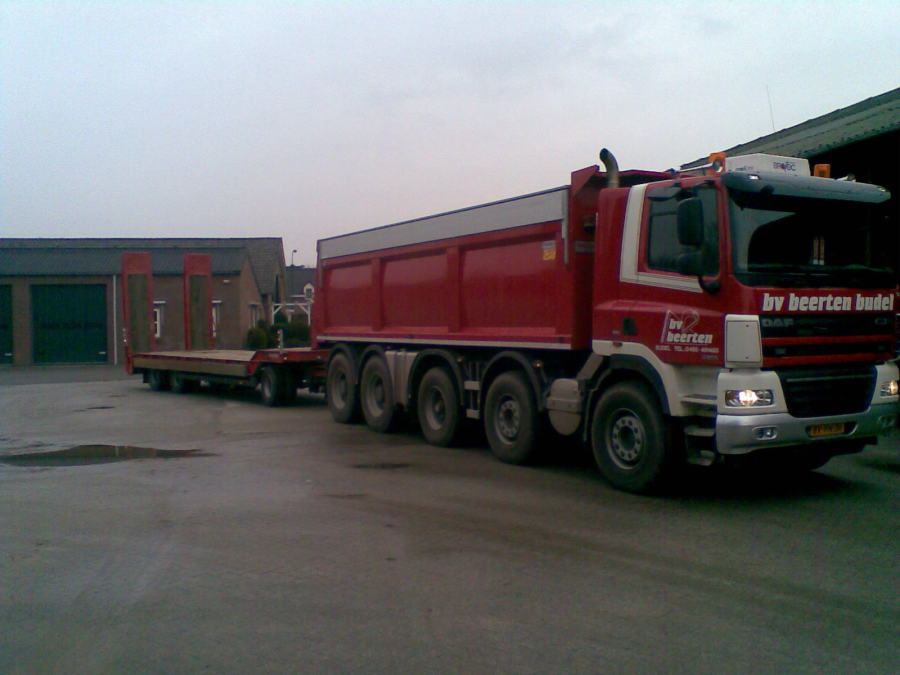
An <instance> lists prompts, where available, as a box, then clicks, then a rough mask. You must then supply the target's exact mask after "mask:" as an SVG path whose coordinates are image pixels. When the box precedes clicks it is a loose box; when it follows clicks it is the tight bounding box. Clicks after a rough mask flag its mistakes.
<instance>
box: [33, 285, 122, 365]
mask: <svg viewBox="0 0 900 675" xmlns="http://www.w3.org/2000/svg"><path fill="white" fill-rule="evenodd" d="M31 314H32V317H33V319H34V321H33V327H32V339H33V345H34V362H35V363H90V362H98V361H106V360H107V359H106V286H104V285H102V284H85V285H77V286H76V285H66V286H62V285H51V286H32V287H31Z"/></svg>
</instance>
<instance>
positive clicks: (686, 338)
mask: <svg viewBox="0 0 900 675" xmlns="http://www.w3.org/2000/svg"><path fill="white" fill-rule="evenodd" d="M601 160H602V161H603V163H604V165H605V170H603V171H601V170H600V168H599V167H598V166H591V167H587V168H585V169H581V170H578V171H575V172H573V173H572V176H571V181H570V184H569V185H566V186H563V187H559V188H554V189H550V190H546V191H543V192H538V193H534V194H529V195H524V196H521V197H516V198H513V199H507V200H503V201H498V202H492V203H490V204H485V205H481V206H476V207H471V208H466V209H460V210H458V211H452V212H449V213H443V214H438V215H435V216H430V217H427V218H420V219H416V220H411V221H404V222H401V223H396V224H393V225H388V226H385V227H380V228H375V229H371V230H365V231H362V232H355V233H351V234H347V235H343V236H339V237H332V238H328V239H324V240H321V241H320V242H319V243H318V265H317V270H316V301H315V304H314V307H313V320H312V337H313V346H312V349H310V350H309V351H308V352H299V353H298V354H297V355H292V354H290V353H289V352H288V350H281V351H279V352H277V354H276V353H268V352H267V351H263V352H256V353H254V354H253V355H252V356H250V357H249V359H248V361H247V363H246V365H240V364H234V363H232V364H230V365H229V367H231V366H235V367H236V370H235V371H233V372H235V373H238V377H241V378H243V379H244V380H246V381H248V382H252V381H254V378H255V379H256V380H260V381H261V380H263V378H265V377H268V376H266V375H265V373H266V372H271V373H273V375H271V378H272V380H273V382H275V384H272V385H271V386H272V387H274V388H275V390H276V394H274V397H275V398H274V399H272V397H271V396H270V397H268V398H269V399H272V400H274V401H276V402H277V401H278V400H279V399H278V395H277V391H282V392H283V391H284V388H285V387H287V388H290V387H292V386H293V385H294V383H295V382H297V381H304V382H308V383H310V384H311V385H312V386H318V385H319V384H320V383H321V378H322V377H324V387H325V391H326V398H327V402H328V406H329V409H330V411H331V414H332V416H333V418H334V419H335V420H336V421H338V422H345V423H346V422H353V421H356V420H357V419H359V418H360V417H361V418H362V419H363V420H364V421H365V423H366V424H367V425H368V426H369V427H370V428H371V429H373V430H374V431H378V432H386V431H388V430H390V429H391V428H392V427H393V425H394V423H395V421H396V420H397V417H398V413H400V412H401V411H406V412H408V413H411V414H412V415H414V416H415V417H417V419H418V423H419V425H420V427H421V430H422V433H423V435H424V437H425V439H426V440H427V441H428V442H429V443H432V444H435V445H439V446H446V445H452V444H453V443H454V441H455V440H456V438H457V436H458V433H459V431H460V429H461V428H462V426H463V424H464V422H465V421H466V420H474V421H476V422H477V423H479V424H481V425H482V426H483V429H484V432H485V435H486V437H487V440H488V442H489V444H490V447H491V450H492V452H493V453H494V455H495V456H496V457H497V458H499V459H500V460H502V461H505V462H510V463H522V462H527V461H529V460H530V459H531V458H533V457H534V456H535V454H536V453H538V452H539V451H549V450H550V449H551V448H552V447H553V443H552V441H550V440H548V438H547V434H548V433H550V432H555V433H558V434H562V435H566V436H576V437H578V438H580V439H582V440H583V441H584V442H585V443H587V444H588V445H589V446H590V447H591V448H592V451H593V454H594V458H595V460H596V464H597V466H598V468H599V470H600V472H601V473H602V475H603V476H604V477H605V478H606V480H607V481H609V482H610V483H611V484H612V485H614V486H616V487H618V488H620V489H623V490H628V491H632V492H650V491H653V490H656V489H657V488H659V487H660V486H662V485H664V484H665V483H666V482H668V481H670V480H672V479H674V478H675V477H676V476H677V475H678V472H677V471H676V469H677V467H678V466H679V465H682V464H684V463H686V462H689V463H693V464H702V465H709V464H713V463H718V462H724V461H729V460H734V459H736V458H745V457H749V456H758V455H760V454H764V455H766V456H767V457H769V458H770V460H771V461H772V462H773V463H774V465H775V466H779V467H781V468H783V469H793V470H796V469H813V468H817V467H819V466H821V465H823V464H824V463H825V462H827V461H828V460H829V459H830V458H831V457H833V456H834V455H837V454H844V453H854V452H859V451H861V450H862V449H863V447H864V446H865V445H866V444H868V443H874V442H876V441H877V438H878V437H879V436H881V435H884V434H887V433H891V432H892V430H893V429H894V427H895V425H896V422H897V415H898V411H900V398H898V369H897V366H896V365H895V363H894V361H893V359H894V357H895V353H896V342H897V330H896V322H895V312H896V307H895V302H896V294H897V287H896V279H895V275H894V262H895V261H894V259H893V257H894V252H895V251H896V250H897V238H896V229H897V228H896V223H892V222H891V221H890V216H889V213H890V212H889V211H887V209H885V208H884V204H885V202H887V200H888V199H889V197H890V195H889V193H888V192H887V191H886V190H884V189H883V188H880V187H877V186H874V185H867V184H861V183H855V182H852V181H847V180H836V179H832V178H830V177H828V175H827V173H828V168H827V167H824V166H817V167H816V171H815V173H816V175H810V171H809V167H808V164H807V162H806V161H805V160H802V159H797V158H788V157H780V156H772V155H749V156H743V157H730V158H725V157H724V156H722V155H717V156H713V157H711V160H710V164H709V165H708V166H707V167H703V168H702V169H700V170H699V171H697V172H685V173H680V174H678V173H673V172H650V171H619V169H618V166H617V163H616V161H615V158H613V156H612V155H611V153H609V152H608V151H606V150H604V151H603V152H602V153H601ZM301 354H302V356H301ZM155 358H156V357H154V356H153V355H151V354H135V356H134V363H135V368H136V369H140V370H143V371H144V372H145V373H148V378H149V379H150V383H151V385H152V384H153V379H152V378H153V377H156V376H155V375H153V372H154V371H156V370H159V371H164V372H166V373H168V377H170V378H174V379H172V380H171V381H172V382H175V381H177V378H178V377H180V376H181V375H179V374H182V375H184V376H186V377H199V376H204V375H206V374H207V373H206V372H204V370H203V369H204V368H205V367H206V366H204V365H202V364H207V365H208V366H211V365H212V363H213V361H212V360H210V359H209V358H204V359H201V360H193V361H190V363H191V368H193V367H195V366H196V367H197V368H198V369H199V370H193V371H192V370H188V369H187V366H186V365H185V364H186V363H188V362H186V361H182V360H179V358H181V357H176V356H173V355H170V356H169V357H166V358H167V359H168V360H167V361H165V362H163V361H155V360H154V359H155ZM279 359H281V361H279ZM219 367H220V366H219V365H217V366H216V368H219ZM221 367H222V368H224V367H225V365H224V364H223V365H222V366H221ZM192 373H193V374H192ZM287 373H290V375H288V374H287ZM209 374H212V373H211V372H210V373H209ZM279 374H283V377H281V380H279ZM228 376H229V377H230V376H231V375H228ZM279 381H281V382H286V383H287V384H278V382H279Z"/></svg>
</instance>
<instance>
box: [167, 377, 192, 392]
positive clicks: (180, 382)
mask: <svg viewBox="0 0 900 675" xmlns="http://www.w3.org/2000/svg"><path fill="white" fill-rule="evenodd" d="M169 382H170V385H171V387H172V391H174V392H175V393H176V394H188V393H190V392H192V391H193V390H194V381H193V380H189V379H188V378H186V377H185V376H184V373H175V372H173V373H171V374H170V375H169Z"/></svg>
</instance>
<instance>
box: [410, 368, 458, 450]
mask: <svg viewBox="0 0 900 675" xmlns="http://www.w3.org/2000/svg"><path fill="white" fill-rule="evenodd" d="M416 410H417V412H418V415H419V426H420V427H421V428H422V435H423V436H424V437H425V440H426V441H428V442H429V443H430V444H431V445H437V446H441V447H447V446H448V445H452V444H453V441H454V439H455V438H456V432H457V431H458V430H459V397H458V396H457V395H456V387H454V386H453V380H452V379H451V378H450V374H449V373H448V372H447V370H446V368H441V367H437V368H432V369H431V370H429V371H428V372H426V373H425V377H423V378H422V382H421V384H419V393H418V396H417V398H416Z"/></svg>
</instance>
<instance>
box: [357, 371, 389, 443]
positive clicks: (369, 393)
mask: <svg viewBox="0 0 900 675" xmlns="http://www.w3.org/2000/svg"><path fill="white" fill-rule="evenodd" d="M359 401H360V405H361V407H362V412H363V417H365V419H366V425H368V427H369V428H370V429H372V430H373V431H380V432H382V433H383V432H386V431H390V429H391V425H392V423H393V421H394V404H395V402H394V387H393V385H392V384H391V374H390V371H388V367H387V364H386V363H385V362H384V359H382V358H381V357H380V356H373V357H372V358H370V359H369V360H368V361H366V365H365V366H363V371H362V377H361V378H360V381H359Z"/></svg>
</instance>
